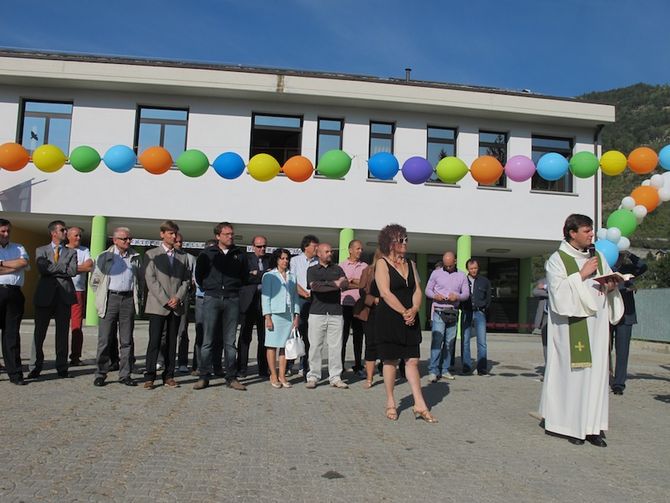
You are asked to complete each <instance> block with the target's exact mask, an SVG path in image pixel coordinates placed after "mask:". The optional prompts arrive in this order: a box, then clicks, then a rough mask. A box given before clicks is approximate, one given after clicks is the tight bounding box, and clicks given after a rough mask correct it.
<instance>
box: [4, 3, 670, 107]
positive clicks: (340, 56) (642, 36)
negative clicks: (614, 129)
mask: <svg viewBox="0 0 670 503" xmlns="http://www.w3.org/2000/svg"><path fill="white" fill-rule="evenodd" d="M669 28H670V1H668V0H636V1H632V0H609V1H607V0H553V1H551V0H518V1H516V0H509V1H506V0H497V1H492V0H470V1H466V2H456V1H453V0H443V1H437V0H435V1H428V0H426V1H421V0H414V1H409V0H405V1H401V0H370V1H366V0H275V1H272V0H230V1H229V0H134V1H129V0H113V1H108V2H104V3H103V2H100V1H97V0H87V1H78V0H59V1H54V0H48V1H47V0H33V1H30V2H26V1H25V0H4V1H3V8H2V15H1V16H0V46H2V47H5V48H25V49H39V50H52V51H67V52H78V53H91V54H105V55H119V56H138V57H146V58H166V59H176V60H187V61H207V62H216V63H226V64H241V65H250V66H264V67H278V68H290V69H298V70H315V71H334V72H343V73H353V74H362V75H373V76H377V77H404V68H405V67H407V66H409V67H412V69H413V72H412V77H413V78H415V79H419V80H432V81H439V82H447V83H455V84H468V85H479V86H491V87H500V88H504V89H513V90H521V89H531V90H532V91H534V92H537V93H543V94H551V95H556V96H576V95H579V94H582V93H585V92H590V91H600V90H607V89H613V88H617V87H624V86H627V85H631V84H635V83H638V82H646V83H649V84H668V83H670V29H669Z"/></svg>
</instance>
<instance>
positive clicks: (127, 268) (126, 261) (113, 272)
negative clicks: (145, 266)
mask: <svg viewBox="0 0 670 503" xmlns="http://www.w3.org/2000/svg"><path fill="white" fill-rule="evenodd" d="M134 282H135V278H134V277H133V266H132V264H131V263H130V253H128V252H126V254H125V255H121V254H120V253H119V249H118V248H117V247H116V246H115V247H114V257H113V258H112V267H111V268H110V271H109V286H108V287H107V288H108V290H112V291H114V292H130V291H132V289H133V284H134Z"/></svg>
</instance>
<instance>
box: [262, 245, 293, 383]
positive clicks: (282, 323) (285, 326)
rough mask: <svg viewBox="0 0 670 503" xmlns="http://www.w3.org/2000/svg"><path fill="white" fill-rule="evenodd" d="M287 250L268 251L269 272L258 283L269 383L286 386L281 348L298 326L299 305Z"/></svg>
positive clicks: (284, 361) (284, 359)
mask: <svg viewBox="0 0 670 503" xmlns="http://www.w3.org/2000/svg"><path fill="white" fill-rule="evenodd" d="M290 260H291V253H290V252H289V251H288V250H285V249H283V248H278V249H277V250H275V251H274V252H273V253H272V257H271V259H270V267H271V268H272V269H271V270H270V271H268V272H266V273H265V274H264V275H263V280H262V283H261V307H262V309H263V316H264V317H265V347H266V352H267V359H268V367H269V368H270V385H271V386H272V387H273V388H277V389H279V388H282V387H283V388H290V387H291V384H289V382H288V381H287V380H286V377H285V375H286V356H285V354H284V347H285V346H286V341H287V340H288V338H289V335H291V330H293V329H297V328H298V322H299V320H300V305H299V304H298V287H297V286H296V285H297V283H296V279H295V276H294V275H293V274H291V272H290V271H289V262H290ZM277 349H279V375H277Z"/></svg>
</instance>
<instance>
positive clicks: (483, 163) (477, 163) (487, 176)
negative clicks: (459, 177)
mask: <svg viewBox="0 0 670 503" xmlns="http://www.w3.org/2000/svg"><path fill="white" fill-rule="evenodd" d="M470 174H471V175H472V178H474V179H475V180H477V181H478V182H479V183H481V184H482V185H491V184H493V183H495V182H497V181H498V178H500V177H501V176H502V174H503V166H502V164H500V161H499V160H498V159H496V158H495V157H493V156H492V155H483V156H481V157H478V158H477V159H475V160H474V162H473V163H472V166H470Z"/></svg>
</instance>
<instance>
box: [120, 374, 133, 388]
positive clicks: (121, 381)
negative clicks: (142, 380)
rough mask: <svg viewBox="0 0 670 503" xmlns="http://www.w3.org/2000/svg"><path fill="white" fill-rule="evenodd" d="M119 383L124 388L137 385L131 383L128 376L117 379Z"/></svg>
mask: <svg viewBox="0 0 670 503" xmlns="http://www.w3.org/2000/svg"><path fill="white" fill-rule="evenodd" d="M119 383H121V384H125V385H126V386H137V383H136V382H135V381H133V380H132V378H131V377H130V376H127V377H122V378H121V379H119Z"/></svg>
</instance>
